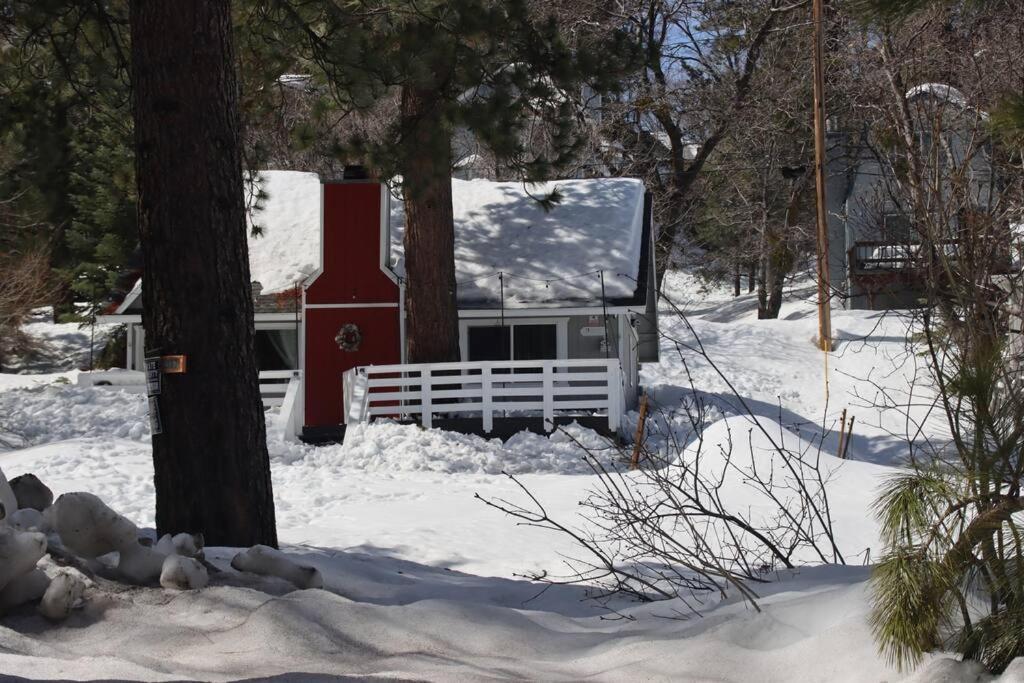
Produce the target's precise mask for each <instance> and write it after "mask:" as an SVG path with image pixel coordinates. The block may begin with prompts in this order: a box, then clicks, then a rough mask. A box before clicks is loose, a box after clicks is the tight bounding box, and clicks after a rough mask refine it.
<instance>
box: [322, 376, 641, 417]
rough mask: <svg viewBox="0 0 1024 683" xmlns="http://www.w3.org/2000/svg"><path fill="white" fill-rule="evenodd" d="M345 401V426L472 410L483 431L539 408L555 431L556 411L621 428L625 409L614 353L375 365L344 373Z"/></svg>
mask: <svg viewBox="0 0 1024 683" xmlns="http://www.w3.org/2000/svg"><path fill="white" fill-rule="evenodd" d="M342 400H343V403H344V410H345V423H346V424H356V423H359V422H369V421H370V420H371V419H373V418H374V417H380V416H395V417H407V416H411V415H419V416H420V422H421V424H423V426H424V427H431V426H433V422H434V417H435V416H438V415H451V414H467V413H468V414H469V416H473V415H479V416H480V418H481V420H482V423H483V429H484V432H490V431H491V430H492V429H493V428H494V418H495V416H496V415H497V416H498V417H501V416H523V415H527V416H528V415H530V414H540V415H541V416H543V418H544V426H545V428H546V429H547V430H548V431H551V430H553V429H554V418H555V417H556V416H559V415H574V414H575V415H579V414H580V413H582V412H588V413H598V414H600V413H603V414H605V415H607V417H608V427H609V428H610V429H612V430H614V431H617V430H618V429H619V423H620V421H621V419H622V413H623V409H624V406H623V393H622V368H621V367H620V365H619V361H618V359H615V358H613V359H608V360H605V359H600V360H589V359H571V360H543V361H482V362H466V363H421V364H406V365H371V366H365V367H358V368H353V369H351V370H349V371H348V372H346V373H345V375H344V382H343V390H342ZM510 414H511V415H510Z"/></svg>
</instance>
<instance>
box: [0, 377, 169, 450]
mask: <svg viewBox="0 0 1024 683" xmlns="http://www.w3.org/2000/svg"><path fill="white" fill-rule="evenodd" d="M0 416H3V418H2V424H0V430H2V429H4V428H5V427H6V428H7V429H11V430H14V431H15V433H14V435H13V436H14V438H15V439H16V440H18V441H22V442H24V443H25V444H42V443H50V442H53V441H62V440H65V439H74V438H81V437H105V438H110V437H114V438H118V439H131V440H134V441H141V440H143V439H145V438H147V437H148V436H149V418H148V417H147V407H146V401H145V398H144V397H142V396H139V395H137V394H131V393H128V392H126V391H122V390H119V389H115V388H112V387H101V388H92V387H77V386H69V385H62V384H51V385H47V386H42V387H35V388H27V389H25V388H21V389H11V390H8V391H3V392H0Z"/></svg>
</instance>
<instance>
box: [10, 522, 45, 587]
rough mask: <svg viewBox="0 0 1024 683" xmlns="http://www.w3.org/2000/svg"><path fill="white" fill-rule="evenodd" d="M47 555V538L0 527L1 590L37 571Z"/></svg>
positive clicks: (38, 534) (34, 533)
mask: <svg viewBox="0 0 1024 683" xmlns="http://www.w3.org/2000/svg"><path fill="white" fill-rule="evenodd" d="M45 554H46V536H44V535H43V534H40V533H36V532H28V533H26V532H24V531H16V530H15V529H12V528H11V527H9V526H6V525H0V588H3V587H4V586H6V585H7V584H8V583H10V582H11V581H12V580H14V579H16V578H18V577H19V576H22V575H24V574H27V573H29V572H30V571H32V570H33V569H35V566H36V563H37V562H39V560H40V559H42V557H43V555H45Z"/></svg>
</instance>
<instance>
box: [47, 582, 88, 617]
mask: <svg viewBox="0 0 1024 683" xmlns="http://www.w3.org/2000/svg"><path fill="white" fill-rule="evenodd" d="M85 588H86V586H85V581H83V580H82V579H81V578H79V576H78V575H76V574H73V573H71V572H68V571H62V572H59V573H58V574H57V575H56V576H54V577H53V579H52V580H51V581H50V585H49V587H48V588H47V589H46V592H45V593H44V594H43V598H42V601H41V602H40V603H39V613H40V614H42V615H43V616H44V617H46V618H47V619H49V620H50V621H63V620H64V619H67V618H68V615H69V614H71V610H72V609H74V607H75V606H76V605H77V604H78V603H79V602H80V601H81V600H82V596H83V595H84V594H85Z"/></svg>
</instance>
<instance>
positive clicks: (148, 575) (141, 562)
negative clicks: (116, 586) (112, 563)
mask: <svg viewBox="0 0 1024 683" xmlns="http://www.w3.org/2000/svg"><path fill="white" fill-rule="evenodd" d="M119 553H120V555H119V557H118V560H117V572H118V574H120V575H121V577H122V578H123V579H124V580H126V581H129V582H131V583H137V584H139V585H143V586H145V585H150V584H154V583H156V582H157V581H158V580H159V579H160V572H161V571H163V567H164V560H165V559H167V555H166V554H164V553H162V552H160V551H159V550H156V549H155V548H150V547H147V546H144V545H142V544H140V543H138V542H137V541H136V542H134V543H130V544H128V545H126V546H123V547H122V548H121V549H120V551H119Z"/></svg>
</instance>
